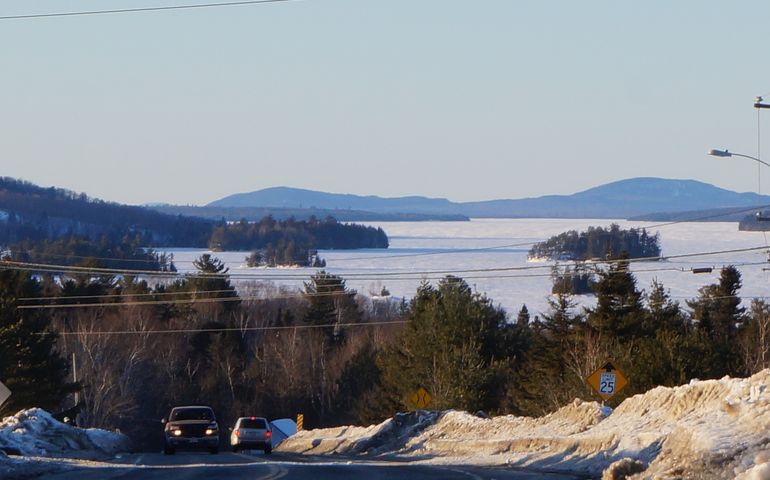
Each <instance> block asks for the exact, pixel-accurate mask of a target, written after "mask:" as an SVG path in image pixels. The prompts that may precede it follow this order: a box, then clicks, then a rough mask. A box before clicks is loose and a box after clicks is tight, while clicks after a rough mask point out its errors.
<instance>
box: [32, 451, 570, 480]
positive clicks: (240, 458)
mask: <svg viewBox="0 0 770 480" xmlns="http://www.w3.org/2000/svg"><path fill="white" fill-rule="evenodd" d="M335 460H336V461H329V459H328V458H319V457H314V458H308V457H303V456H301V455H293V454H282V453H278V454H273V455H272V456H270V457H265V456H263V455H248V454H235V453H222V454H220V455H207V454H199V453H181V454H177V455H174V456H165V455H162V454H137V455H127V456H125V457H124V458H122V459H120V460H117V461H115V463H83V464H72V467H73V469H72V470H69V471H67V472H64V473H60V474H55V475H54V474H51V473H48V474H46V475H44V477H45V478H46V479H51V480H97V479H99V480H102V479H105V480H108V479H128V478H130V479H147V480H154V479H158V480H160V479H164V480H165V479H168V478H172V476H173V478H174V480H195V479H203V480H212V479H217V478H228V479H234V480H238V479H244V480H245V479H249V480H277V479H280V478H286V479H292V480H318V479H324V480H326V479H332V480H334V479H361V478H365V479H366V480H385V479H399V480H403V479H405V478H408V479H410V480H429V479H431V480H435V479H441V480H482V479H485V480H486V479H498V480H514V479H515V480H535V479H550V480H573V479H580V478H585V477H580V476H571V475H557V474H544V473H534V472H525V471H521V470H512V469H510V468H505V467H500V468H490V467H479V466H471V465H440V466H439V465H425V464H419V463H412V462H403V461H399V462H386V461H362V460H353V459H351V460H337V459H335Z"/></svg>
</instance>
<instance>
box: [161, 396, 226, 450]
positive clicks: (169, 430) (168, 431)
mask: <svg viewBox="0 0 770 480" xmlns="http://www.w3.org/2000/svg"><path fill="white" fill-rule="evenodd" d="M162 422H163V423H164V424H165V428H164V429H163V436H164V438H165V443H164V448H163V453H165V454H166V455H172V454H173V453H174V452H176V450H177V449H204V450H208V451H209V452H211V453H219V425H217V419H216V417H215V416H214V410H212V409H211V407H206V406H186V407H174V408H172V409H171V413H169V414H168V417H167V418H164V419H163V420H162Z"/></svg>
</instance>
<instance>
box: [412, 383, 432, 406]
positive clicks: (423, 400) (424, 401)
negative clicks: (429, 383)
mask: <svg viewBox="0 0 770 480" xmlns="http://www.w3.org/2000/svg"><path fill="white" fill-rule="evenodd" d="M431 400H433V397H431V396H430V393H428V391H427V390H425V389H424V388H422V387H420V388H419V389H417V391H416V392H414V393H413V394H411V395H410V396H409V401H410V402H411V403H412V405H414V406H415V407H416V408H425V407H427V406H428V405H430V401H431Z"/></svg>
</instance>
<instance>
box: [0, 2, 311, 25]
mask: <svg viewBox="0 0 770 480" xmlns="http://www.w3.org/2000/svg"><path fill="white" fill-rule="evenodd" d="M296 1H298V0H242V1H234V2H214V3H195V4H184V5H162V6H157V7H135V8H116V9H111V10H80V11H72V12H51V13H30V14H22V15H4V16H0V20H29V19H34V18H51V17H80V16H87V15H111V14H122V13H139V12H160V11H168V10H189V9H194V8H217V7H234V6H243V5H258V4H266V3H286V2H296Z"/></svg>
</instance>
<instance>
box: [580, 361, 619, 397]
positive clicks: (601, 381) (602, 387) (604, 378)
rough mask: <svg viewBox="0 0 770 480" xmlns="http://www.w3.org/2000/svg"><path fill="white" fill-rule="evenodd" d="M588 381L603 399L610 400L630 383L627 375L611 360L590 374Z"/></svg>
mask: <svg viewBox="0 0 770 480" xmlns="http://www.w3.org/2000/svg"><path fill="white" fill-rule="evenodd" d="M586 382H587V383H588V385H590V386H591V388H593V389H594V390H595V391H596V393H598V394H599V396H600V397H602V399H603V400H609V399H610V398H612V397H614V396H615V394H616V393H618V392H619V391H621V390H623V388H624V387H625V386H626V385H628V379H627V378H626V376H625V375H623V372H621V371H620V370H618V369H617V368H615V366H614V365H613V364H612V363H611V362H607V363H605V364H604V366H602V367H601V368H599V369H597V370H596V371H595V372H594V373H592V374H591V375H589V376H588V378H586Z"/></svg>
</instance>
